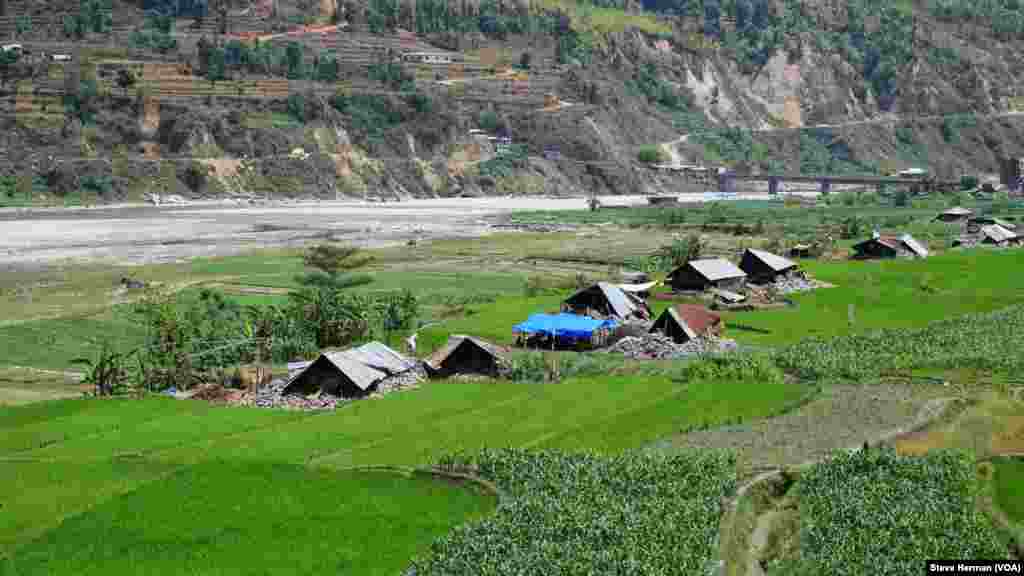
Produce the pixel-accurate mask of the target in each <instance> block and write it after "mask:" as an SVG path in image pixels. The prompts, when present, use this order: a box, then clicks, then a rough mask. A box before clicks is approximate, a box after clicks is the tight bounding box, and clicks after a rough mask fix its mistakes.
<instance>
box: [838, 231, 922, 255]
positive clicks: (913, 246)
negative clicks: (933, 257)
mask: <svg viewBox="0 0 1024 576" xmlns="http://www.w3.org/2000/svg"><path fill="white" fill-rule="evenodd" d="M853 251H854V256H853V257H854V258H855V259H858V260H868V259H875V258H897V257H904V258H926V257H927V256H928V249H927V248H925V247H924V246H923V245H921V243H920V242H918V241H917V240H915V239H914V237H913V236H911V235H910V234H904V235H902V236H899V237H897V236H880V235H877V234H876V235H875V236H873V237H872V238H870V239H868V240H865V241H863V242H861V243H859V244H855V245H854V246H853Z"/></svg>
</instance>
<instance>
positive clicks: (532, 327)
mask: <svg viewBox="0 0 1024 576" xmlns="http://www.w3.org/2000/svg"><path fill="white" fill-rule="evenodd" d="M615 326H616V322H615V321H614V320H594V319H593V318H589V317H587V316H577V315H575V314H533V315H531V316H530V317H529V318H527V319H526V322H522V323H520V324H516V325H515V326H513V327H512V331H513V332H520V333H524V334H542V335H546V336H555V337H558V338H564V339H573V340H590V339H591V338H593V336H594V332H595V331H597V330H602V329H611V328H614V327H615Z"/></svg>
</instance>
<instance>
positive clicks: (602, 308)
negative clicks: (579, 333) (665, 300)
mask: <svg viewBox="0 0 1024 576" xmlns="http://www.w3.org/2000/svg"><path fill="white" fill-rule="evenodd" d="M652 285H653V284H652ZM642 288H646V289H648V290H649V289H650V286H643V287H642ZM562 311H563V312H569V313H571V314H576V315H579V316H590V317H593V318H619V319H621V320H631V319H638V320H648V319H650V317H651V310H650V308H648V307H647V303H646V302H644V300H643V299H642V298H640V297H639V296H636V295H635V294H634V293H633V292H627V291H625V290H623V289H622V288H620V287H619V286H616V285H614V284H609V283H607V282H598V283H597V284H594V285H593V286H590V287H588V288H584V289H583V290H580V291H579V292H577V293H575V294H573V295H572V296H570V297H569V298H567V299H566V300H565V301H564V302H562Z"/></svg>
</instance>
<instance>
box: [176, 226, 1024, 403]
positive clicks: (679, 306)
mask: <svg viewBox="0 0 1024 576" xmlns="http://www.w3.org/2000/svg"><path fill="white" fill-rule="evenodd" d="M936 220H938V221H942V222H947V223H950V222H952V223H960V224H961V233H960V236H959V238H958V239H957V240H956V241H955V242H954V244H955V245H960V246H973V245H977V244H983V245H989V246H994V247H1006V246H1010V245H1017V244H1018V243H1019V240H1020V237H1019V236H1018V235H1017V234H1016V232H1015V231H1014V229H1015V225H1014V224H1013V223H1011V222H1008V221H1005V220H1002V219H999V218H995V217H988V216H975V215H974V214H973V213H972V212H971V211H970V210H966V209H964V208H959V207H956V208H951V209H949V210H946V211H945V212H942V213H941V214H939V215H938V216H936ZM852 250H853V254H852V258H853V259H855V260H863V259H875V258H925V257H927V256H928V255H929V252H928V249H927V248H926V247H925V246H924V245H923V244H922V243H921V242H919V241H918V240H916V239H914V238H913V237H912V236H910V235H909V234H903V235H900V236H884V235H881V234H879V233H877V232H875V233H873V234H872V237H871V238H868V239H866V240H864V241H862V242H859V243H857V244H855V245H853V246H852ZM789 256H791V257H802V256H805V255H804V254H802V253H801V247H800V246H797V247H795V248H794V249H793V250H792V251H791V252H790V254H789ZM618 280H619V281H618V282H611V281H601V282H597V283H595V284H593V285H590V286H588V287H585V288H583V289H581V290H579V291H577V292H576V293H574V294H572V295H571V296H569V297H568V298H566V299H565V300H564V301H563V302H562V303H561V306H560V310H559V311H558V312H557V313H536V314H532V315H530V316H528V317H527V318H526V319H525V320H524V321H523V322H521V323H519V324H516V325H514V326H512V327H511V329H512V332H513V334H514V335H515V342H516V347H520V348H525V349H535V350H550V351H566V350H571V351H579V352H583V351H597V352H604V353H609V354H622V355H623V356H625V357H627V358H634V359H680V358H685V357H688V356H693V355H696V354H704V353H714V352H724V351H730V350H734V349H736V348H737V344H736V342H735V341H733V340H730V339H726V338H723V337H722V329H723V321H722V317H721V316H720V315H719V314H717V313H716V312H715V311H714V310H728V311H743V310H756V309H761V308H766V307H774V306H785V305H787V304H786V299H785V298H784V295H785V294H789V293H792V292H799V291H805V290H813V289H817V288H824V287H828V286H829V285H828V284H825V283H822V282H819V281H817V280H815V279H813V278H809V277H808V276H807V274H806V273H805V272H803V271H802V270H801V269H800V267H799V265H798V264H797V262H795V261H793V260H789V259H787V258H785V257H782V256H779V255H777V254H773V253H770V252H766V251H764V250H757V249H752V248H748V249H746V250H745V251H744V252H743V254H742V256H741V257H740V259H739V262H738V263H733V262H731V261H729V260H727V259H724V258H704V259H696V260H690V261H688V262H686V263H685V264H683V265H681V266H678V267H676V268H675V269H674V270H672V271H671V272H669V273H668V274H667V276H666V277H665V279H664V280H663V281H652V280H651V279H650V278H649V276H648V275H647V274H646V273H643V272H622V273H621V274H620V278H619V279H618ZM660 284H664V285H665V286H666V287H668V288H670V289H671V292H669V293H662V294H657V295H656V296H655V297H657V298H667V299H671V300H673V301H677V300H681V299H682V300H687V301H688V302H687V303H675V302H673V304H672V305H670V306H669V307H667V308H666V309H665V310H664V311H663V312H662V313H661V314H660V315H658V316H657V317H656V318H655V317H653V314H652V312H651V307H650V306H649V304H648V299H649V298H651V297H652V290H653V289H654V288H655V287H656V286H658V285H660ZM407 342H408V345H409V350H408V351H407V353H408V354H410V355H407V354H403V353H401V352H398V351H396V350H394V349H392V348H390V347H388V346H386V345H385V344H383V343H380V342H370V343H368V344H364V345H362V346H359V347H356V348H352V349H349V350H329V351H323V352H322V353H321V354H320V356H319V357H318V358H316V359H315V360H313V361H309V362H295V363H292V364H289V367H288V368H289V375H288V377H287V378H280V379H276V380H272V381H271V380H270V378H269V377H266V378H265V377H263V376H257V377H256V378H255V379H254V381H252V382H251V385H250V386H248V389H246V390H230V389H224V388H222V387H220V386H207V387H201V388H199V389H197V390H194V391H190V392H187V393H182V392H178V393H176V395H178V396H180V397H190V398H198V399H206V400H211V401H222V402H228V403H231V404H236V405H241V406H258V407H273V406H284V407H290V408H297V409H309V410H316V409H333V408H335V407H337V406H338V405H340V404H343V403H345V402H348V401H352V400H356V399H360V398H365V397H379V396H382V395H383V394H387V393H389V392H392V391H398V390H404V389H409V388H415V387H418V386H420V385H421V384H422V383H423V382H426V381H428V380H429V379H431V378H452V377H457V378H458V377H473V375H478V376H483V377H500V376H504V375H507V374H508V372H509V370H511V366H512V360H511V356H512V352H513V350H512V348H510V347H506V346H500V345H497V344H493V343H491V342H488V341H486V340H484V339H481V338H479V337H476V336H472V335H453V336H451V337H450V338H449V341H448V342H447V343H446V344H445V345H444V346H442V347H441V348H440V349H439V350H437V351H436V352H434V353H433V354H431V355H429V356H428V357H426V358H424V359H417V358H414V357H412V355H415V347H416V345H415V334H414V335H413V336H412V337H411V338H410V339H409V340H408V341H407Z"/></svg>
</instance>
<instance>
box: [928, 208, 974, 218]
mask: <svg viewBox="0 0 1024 576" xmlns="http://www.w3.org/2000/svg"><path fill="white" fill-rule="evenodd" d="M973 214H974V212H971V211H970V210H968V209H967V208H962V207H960V206H956V207H953V208H950V209H949V210H946V211H945V212H943V213H941V214H939V215H938V216H936V217H935V220H938V221H939V222H963V221H964V220H966V219H968V218H969V217H971V215H973Z"/></svg>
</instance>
